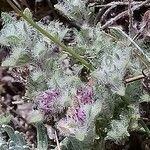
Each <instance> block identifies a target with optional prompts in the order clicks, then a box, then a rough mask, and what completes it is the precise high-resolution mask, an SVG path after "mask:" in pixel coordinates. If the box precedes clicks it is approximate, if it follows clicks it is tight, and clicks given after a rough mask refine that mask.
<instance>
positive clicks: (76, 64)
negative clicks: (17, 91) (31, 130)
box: [0, 0, 149, 150]
mask: <svg viewBox="0 0 150 150" xmlns="http://www.w3.org/2000/svg"><path fill="white" fill-rule="evenodd" d="M56 7H57V8H59V9H60V10H62V11H63V12H64V13H65V14H66V15H69V17H72V18H74V19H76V20H78V21H79V22H82V29H81V30H80V31H77V30H75V29H72V31H73V32H74V39H73V42H72V43H69V44H68V47H67V46H64V44H63V43H62V41H63V38H64V37H65V35H66V34H67V33H68V31H69V28H68V27H66V26H64V25H63V24H61V23H59V22H58V21H52V22H51V23H50V24H48V25H44V24H42V22H40V21H39V22H37V24H35V23H34V22H33V20H32V17H31V16H32V15H31V13H30V12H29V10H27V9H26V10H25V11H24V13H23V14H22V13H21V15H22V16H23V18H22V19H20V20H19V21H18V20H16V19H15V18H13V17H11V16H10V15H9V14H7V13H2V19H3V22H4V27H3V29H2V30H1V31H0V45H2V46H9V47H11V54H10V56H9V57H8V58H6V59H5V60H4V61H3V63H2V66H19V65H28V66H29V68H30V75H29V77H28V83H27V91H26V96H28V97H30V99H32V100H33V102H34V103H35V105H36V108H37V109H38V110H39V111H40V112H41V113H42V116H43V120H45V121H47V122H48V121H49V119H50V121H52V120H53V121H54V128H55V129H56V130H58V131H59V136H63V137H66V138H65V139H64V141H62V143H64V142H66V141H67V144H68V145H71V148H72V149H73V147H74V146H73V145H74V144H73V145H72V143H74V142H75V143H76V142H77V143H78V144H79V145H82V146H81V149H86V150H87V147H86V148H85V147H84V146H83V145H84V144H85V143H86V145H88V147H90V146H91V147H92V146H93V145H94V141H95V140H97V139H101V141H102V140H106V139H111V140H112V139H113V140H114V141H115V142H116V143H119V142H120V141H121V140H124V139H127V138H128V136H129V131H128V130H129V129H130V130H132V127H133V126H138V124H137V122H136V121H135V122H134V123H133V124H132V125H131V124H130V121H131V120H132V119H133V118H136V120H137V119H138V118H139V112H138V111H137V110H138V109H139V108H138V106H137V105H136V104H137V103H139V102H140V97H141V96H143V95H144V92H143V91H142V90H141V85H140V83H137V84H134V83H131V84H130V85H127V86H126V85H125V84H124V79H125V77H126V76H127V73H128V70H129V73H131V75H136V74H138V73H139V72H141V69H142V68H144V67H143V66H144V63H145V62H149V59H147V58H148V53H147V52H146V51H142V54H144V56H146V57H145V58H144V59H147V60H146V61H143V59H142V58H140V57H139V55H137V56H135V54H133V53H134V52H135V51H134V50H135V49H139V48H140V47H139V46H138V47H137V45H136V43H134V41H132V39H130V38H129V37H128V36H125V35H122V34H119V37H118V36H116V35H114V34H108V33H105V32H104V31H101V26H100V25H99V24H98V25H97V26H92V27H91V26H89V25H88V21H89V20H88V14H89V12H90V10H87V9H85V8H86V7H85V2H84V1H82V0H77V1H72V0H67V1H65V2H60V3H59V4H57V5H56ZM62 8H64V9H62ZM17 11H18V10H17ZM18 12H19V11H18ZM24 19H25V20H27V21H28V22H26V21H25V20H24ZM28 23H29V24H28ZM34 27H35V28H34ZM118 30H119V29H118ZM115 31H116V30H114V32H115ZM119 31H120V30H119ZM131 43H132V44H133V45H131ZM70 49H71V51H70ZM140 52H141V49H140ZM74 58H76V59H74ZM91 64H92V67H91ZM84 67H86V68H87V70H88V71H89V73H88V78H87V81H86V82H83V81H82V80H81V78H80V74H81V72H82V70H83V68H84ZM137 90H138V91H139V92H138V93H136V92H135V91H137ZM143 97H144V96H143ZM61 114H63V115H61ZM48 118H49V119H48ZM41 126H42V125H41V124H40V125H39V124H38V126H37V128H38V131H40V132H41V130H42V129H43V130H44V128H43V126H42V127H41ZM40 128H42V129H41V130H40ZM41 134H42V137H43V138H44V136H45V135H43V133H41ZM45 134H46V133H45ZM38 136H40V135H38ZM70 137H71V138H70ZM38 139H40V138H38ZM40 140H41V139H40ZM72 141H74V142H72ZM67 144H66V145H65V146H64V147H65V148H64V149H67ZM42 145H43V147H45V149H46V148H47V141H46V142H44V143H43V144H42ZM89 149H90V148H89ZM91 149H92V148H91Z"/></svg>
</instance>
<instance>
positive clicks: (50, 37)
mask: <svg viewBox="0 0 150 150" xmlns="http://www.w3.org/2000/svg"><path fill="white" fill-rule="evenodd" d="M7 2H8V3H9V4H10V6H11V7H12V8H13V9H14V10H15V11H16V12H17V13H18V14H19V15H20V16H22V17H23V18H24V19H25V20H26V21H27V22H28V23H29V24H30V25H31V26H33V27H34V28H35V29H37V30H38V31H39V32H40V33H42V34H43V35H45V36H46V37H48V38H49V39H50V40H51V41H53V42H54V43H55V44H57V45H58V46H60V47H61V48H62V49H63V50H64V51H65V52H67V53H69V54H70V55H71V56H72V57H74V58H75V59H77V60H79V61H80V62H81V63H82V64H83V65H84V66H85V67H87V68H88V69H90V70H94V67H93V65H92V64H90V63H88V62H87V61H86V60H84V59H83V58H82V57H81V56H80V55H79V54H78V53H76V52H75V51H74V50H73V49H71V48H68V47H67V46H66V45H64V44H63V43H62V42H60V41H59V40H58V39H57V38H55V37H53V36H52V35H51V34H50V33H48V32H47V31H46V30H44V29H43V28H41V27H40V26H39V25H37V24H36V23H35V22H34V21H33V20H32V19H31V18H28V17H27V16H26V15H24V14H23V12H21V11H20V10H19V9H18V8H17V7H16V6H15V5H14V4H13V3H12V2H11V0H7Z"/></svg>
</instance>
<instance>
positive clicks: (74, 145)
mask: <svg viewBox="0 0 150 150" xmlns="http://www.w3.org/2000/svg"><path fill="white" fill-rule="evenodd" d="M88 149H89V148H87V147H86V146H85V143H83V142H81V141H79V140H77V139H76V138H74V137H66V138H65V139H64V140H63V141H62V142H61V150H88ZM55 150H58V149H57V147H56V148H55Z"/></svg>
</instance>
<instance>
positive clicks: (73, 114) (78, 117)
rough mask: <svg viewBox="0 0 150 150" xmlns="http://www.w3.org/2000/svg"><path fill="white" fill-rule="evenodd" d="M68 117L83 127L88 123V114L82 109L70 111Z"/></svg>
mask: <svg viewBox="0 0 150 150" xmlns="http://www.w3.org/2000/svg"><path fill="white" fill-rule="evenodd" d="M68 117H69V118H71V119H73V121H74V122H76V123H78V124H81V125H83V124H84V122H85V121H86V113H85V110H84V109H83V108H82V107H78V108H76V109H73V108H72V109H70V113H69V114H68Z"/></svg>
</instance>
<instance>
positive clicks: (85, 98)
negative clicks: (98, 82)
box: [76, 86, 94, 105]
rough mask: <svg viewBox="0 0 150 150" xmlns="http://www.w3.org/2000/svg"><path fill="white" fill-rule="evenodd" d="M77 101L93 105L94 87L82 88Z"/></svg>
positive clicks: (78, 90)
mask: <svg viewBox="0 0 150 150" xmlns="http://www.w3.org/2000/svg"><path fill="white" fill-rule="evenodd" d="M76 95H77V99H78V100H79V101H80V103H81V104H84V105H85V104H92V103H93V95H94V94H93V89H92V87H90V86H88V87H80V88H78V89H77V94H76Z"/></svg>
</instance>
